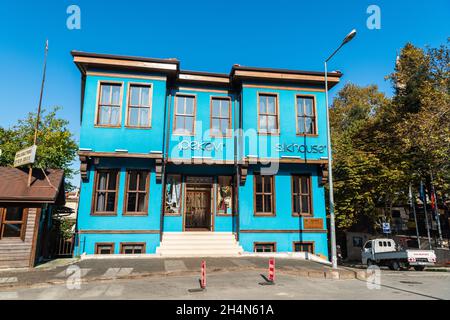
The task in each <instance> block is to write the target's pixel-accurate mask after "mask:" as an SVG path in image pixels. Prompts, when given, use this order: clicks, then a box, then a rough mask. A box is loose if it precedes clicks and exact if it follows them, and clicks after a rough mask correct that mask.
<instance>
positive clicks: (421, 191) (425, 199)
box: [420, 180, 432, 250]
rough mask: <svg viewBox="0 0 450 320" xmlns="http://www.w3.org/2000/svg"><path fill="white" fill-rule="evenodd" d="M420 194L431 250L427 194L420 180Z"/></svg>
mask: <svg viewBox="0 0 450 320" xmlns="http://www.w3.org/2000/svg"><path fill="white" fill-rule="evenodd" d="M420 193H421V195H422V201H423V212H424V214H425V223H426V226H427V236H428V244H429V247H430V250H431V249H432V247H431V235H430V224H429V222H428V212H427V194H426V193H425V190H424V188H423V182H422V180H420Z"/></svg>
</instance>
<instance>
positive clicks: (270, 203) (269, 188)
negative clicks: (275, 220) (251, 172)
mask: <svg viewBox="0 0 450 320" xmlns="http://www.w3.org/2000/svg"><path fill="white" fill-rule="evenodd" d="M254 190H255V194H254V197H255V215H266V216H267V215H268V216H270V215H274V214H275V186H274V177H273V176H263V175H260V174H255V189H254Z"/></svg>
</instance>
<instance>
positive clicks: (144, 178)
mask: <svg viewBox="0 0 450 320" xmlns="http://www.w3.org/2000/svg"><path fill="white" fill-rule="evenodd" d="M148 189H149V172H148V171H144V170H128V171H127V183H126V190H125V203H126V205H125V210H124V214H129V215H146V214H147V211H148Z"/></svg>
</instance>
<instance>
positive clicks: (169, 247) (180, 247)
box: [159, 243, 239, 250]
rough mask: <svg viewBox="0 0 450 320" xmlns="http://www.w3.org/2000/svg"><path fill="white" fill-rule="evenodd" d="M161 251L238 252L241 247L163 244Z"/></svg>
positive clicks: (235, 245) (234, 245)
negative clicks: (205, 250) (204, 250)
mask: <svg viewBox="0 0 450 320" xmlns="http://www.w3.org/2000/svg"><path fill="white" fill-rule="evenodd" d="M159 248H160V249H161V250H173V249H177V250H202V249H208V250H228V249H233V250H235V249H236V250H238V249H239V246H238V245H237V244H231V245H226V244H222V245H211V244H203V245H190V244H167V243H163V244H162V245H160V246H159Z"/></svg>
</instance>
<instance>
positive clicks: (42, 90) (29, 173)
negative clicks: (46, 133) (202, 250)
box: [28, 40, 48, 187]
mask: <svg viewBox="0 0 450 320" xmlns="http://www.w3.org/2000/svg"><path fill="white" fill-rule="evenodd" d="M47 53H48V40H46V41H45V53H44V71H43V74H42V83H41V93H40V96H39V105H38V112H37V116H36V124H35V127H34V139H33V145H36V143H37V135H38V130H39V121H40V115H41V105H42V95H43V93H44V83H45V72H46V70H47ZM32 173H33V167H32V165H31V164H30V167H29V171H28V187H30V186H31V175H32Z"/></svg>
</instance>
